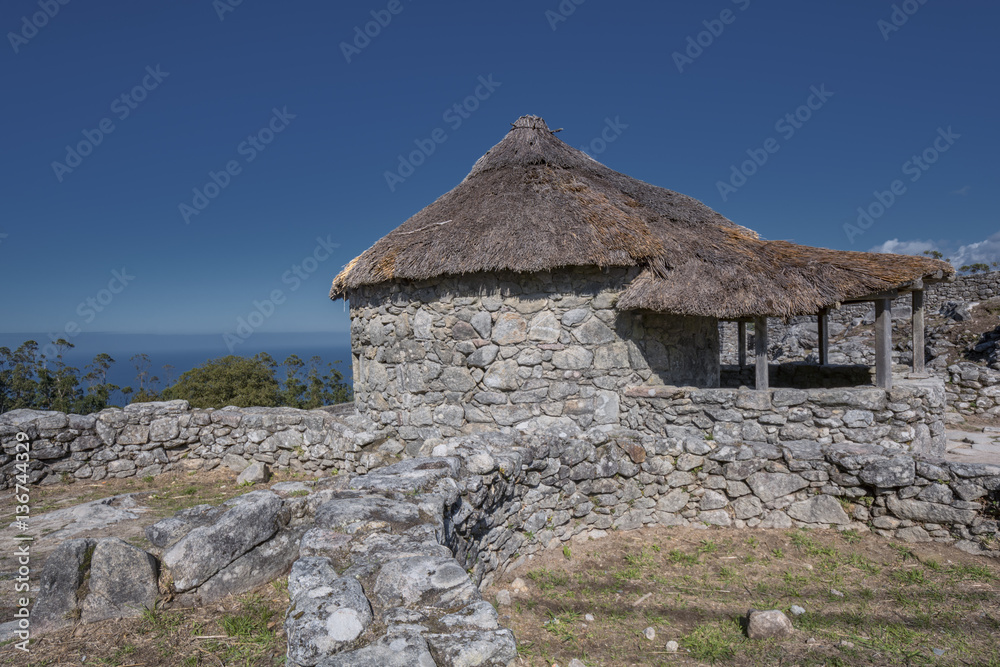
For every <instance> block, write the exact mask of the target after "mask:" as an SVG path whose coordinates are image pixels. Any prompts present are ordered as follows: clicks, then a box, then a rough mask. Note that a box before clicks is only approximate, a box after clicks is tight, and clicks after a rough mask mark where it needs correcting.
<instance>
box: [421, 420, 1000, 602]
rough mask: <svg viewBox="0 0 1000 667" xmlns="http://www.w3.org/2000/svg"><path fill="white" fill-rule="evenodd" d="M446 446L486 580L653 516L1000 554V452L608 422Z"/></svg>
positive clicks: (455, 517) (478, 570) (459, 505)
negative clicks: (684, 431)
mask: <svg viewBox="0 0 1000 667" xmlns="http://www.w3.org/2000/svg"><path fill="white" fill-rule="evenodd" d="M437 453H439V454H442V455H450V456H458V457H459V458H460V459H462V461H463V471H464V474H463V475H462V476H461V477H460V478H459V479H458V480H457V481H458V489H459V499H458V500H457V501H456V503H455V504H454V505H453V506H451V507H450V509H449V514H448V520H447V521H446V529H447V531H448V533H447V535H448V537H447V541H446V543H447V544H448V545H449V546H450V547H451V548H452V550H453V552H454V553H455V556H456V558H457V559H458V560H459V562H462V563H463V564H464V565H465V566H466V567H469V568H471V570H472V572H473V579H474V580H475V581H477V582H480V583H481V584H482V585H483V586H486V585H488V584H490V583H492V581H493V580H494V578H495V577H496V576H497V574H498V573H501V572H503V571H505V570H506V569H507V568H509V567H516V566H518V565H520V564H522V563H524V562H525V560H526V559H527V558H529V557H530V555H531V554H533V553H536V552H537V551H538V550H540V549H544V548H547V547H553V546H556V545H559V544H561V543H563V542H566V541H569V540H575V539H577V540H578V539H589V538H596V537H600V536H601V535H602V534H603V533H604V532H606V531H609V530H631V529H635V528H639V527H641V526H644V525H667V526H671V525H689V526H696V527H699V526H700V527H709V526H727V527H730V526H731V527H735V528H755V527H759V528H790V527H795V526H801V527H810V528H837V529H842V530H843V529H853V530H857V531H860V532H865V531H869V530H872V531H875V532H877V533H879V534H880V535H883V536H886V537H891V538H895V539H900V540H904V541H909V542H922V541H938V542H944V543H952V544H955V545H956V546H958V547H959V548H961V549H963V550H966V551H969V552H970V553H979V554H984V555H992V556H997V555H1000V543H998V542H997V540H996V537H997V530H998V526H997V519H998V517H1000V506H998V501H1000V466H995V465H990V466H984V465H969V464H959V463H950V462H944V461H942V460H940V459H926V458H923V457H918V456H913V455H911V454H907V453H902V452H900V451H898V450H894V449H889V448H886V447H882V446H880V445H877V444H864V445H860V444H853V445H843V444H841V445H825V444H819V443H816V442H807V441H802V442H789V443H784V444H778V445H773V444H768V443H749V444H746V443H739V444H732V445H729V444H722V443H719V442H714V441H709V440H705V439H703V438H702V437H698V436H693V435H684V436H677V437H655V436H650V435H647V434H642V433H639V432H636V431H625V430H616V431H614V432H610V433H609V432H607V431H603V430H599V429H590V430H588V431H587V432H585V433H582V434H571V433H566V432H561V433H560V432H556V431H550V432H548V433H535V434H525V433H518V434H512V435H510V436H503V435H500V434H485V435H475V436H468V437H464V438H454V439H451V440H449V441H448V442H447V443H445V444H443V445H439V448H438V452H437Z"/></svg>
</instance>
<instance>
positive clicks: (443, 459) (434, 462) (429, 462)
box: [350, 456, 461, 493]
mask: <svg viewBox="0 0 1000 667" xmlns="http://www.w3.org/2000/svg"><path fill="white" fill-rule="evenodd" d="M460 468H461V462H460V461H459V459H457V458H455V457H449V456H440V457H428V458H419V459H407V460H405V461H400V462H399V463H394V464H392V465H390V466H386V467H384V468H378V469H377V470H374V471H372V472H370V473H368V474H367V475H361V476H359V477H355V478H354V479H352V480H351V484H350V487H351V488H352V489H359V490H372V491H390V492H392V491H395V492H401V493H406V492H408V491H425V490H428V489H430V487H431V486H433V485H434V483H435V482H437V481H438V480H439V479H441V478H443V477H457V476H458V473H459V470H460Z"/></svg>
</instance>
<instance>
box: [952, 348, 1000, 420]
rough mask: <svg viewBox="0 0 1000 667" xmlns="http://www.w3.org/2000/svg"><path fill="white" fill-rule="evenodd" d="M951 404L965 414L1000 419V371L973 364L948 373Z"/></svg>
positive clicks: (959, 364)
mask: <svg viewBox="0 0 1000 667" xmlns="http://www.w3.org/2000/svg"><path fill="white" fill-rule="evenodd" d="M947 377H948V383H947V385H945V386H946V390H947V394H946V396H947V399H948V405H949V407H951V408H952V409H954V410H955V411H956V412H960V413H961V414H963V415H989V416H992V417H1000V371H997V370H995V369H993V368H989V367H984V366H983V365H981V364H976V363H973V362H971V361H963V362H960V363H957V364H952V365H951V366H949V367H948V370H947Z"/></svg>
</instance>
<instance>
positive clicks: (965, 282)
mask: <svg viewBox="0 0 1000 667" xmlns="http://www.w3.org/2000/svg"><path fill="white" fill-rule="evenodd" d="M997 296H1000V271H990V272H989V273H977V274H973V275H968V276H959V277H958V278H956V279H955V282H951V283H935V284H933V285H931V286H930V287H929V288H928V289H927V302H928V303H929V304H933V305H934V307H935V308H936V307H938V306H940V305H941V304H942V303H944V302H945V301H986V300H987V299H992V298H993V297H997Z"/></svg>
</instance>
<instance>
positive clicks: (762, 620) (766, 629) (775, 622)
mask: <svg viewBox="0 0 1000 667" xmlns="http://www.w3.org/2000/svg"><path fill="white" fill-rule="evenodd" d="M793 630H794V628H793V627H792V622H791V621H790V620H789V618H788V617H787V616H785V614H784V613H783V612H782V611H780V610H778V609H770V610H768V611H751V612H750V614H749V615H748V617H747V637H749V638H750V639H770V638H772V637H775V638H781V637H787V636H788V635H790V634H791V633H792V631H793Z"/></svg>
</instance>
